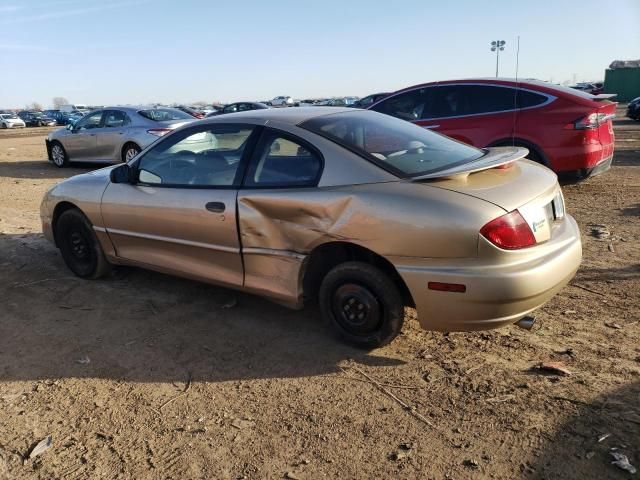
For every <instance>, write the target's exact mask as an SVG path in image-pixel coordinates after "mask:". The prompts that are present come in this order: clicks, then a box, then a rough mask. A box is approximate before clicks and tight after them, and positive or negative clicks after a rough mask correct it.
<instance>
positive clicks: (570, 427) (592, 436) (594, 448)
mask: <svg viewBox="0 0 640 480" xmlns="http://www.w3.org/2000/svg"><path fill="white" fill-rule="evenodd" d="M562 401H570V402H572V403H573V404H574V406H575V410H574V414H573V415H572V416H571V417H570V418H569V419H568V420H567V421H566V422H565V423H563V424H561V425H559V427H558V428H557V430H556V433H555V435H554V436H553V437H551V438H548V439H547V440H548V441H547V442H545V444H546V447H545V449H544V450H543V451H542V452H537V453H538V456H537V458H538V461H537V462H535V463H533V464H532V465H530V469H531V470H532V473H533V476H532V477H530V478H539V479H560V478H566V479H569V478H576V479H577V478H607V479H617V478H620V479H625V478H630V477H632V476H633V475H630V474H629V472H627V471H625V470H622V469H620V468H619V467H617V466H615V465H612V464H611V462H612V461H614V460H615V459H614V457H613V456H612V453H613V452H618V453H621V454H623V455H625V456H626V457H627V458H628V459H629V461H630V463H631V464H632V465H633V466H634V467H635V468H637V469H640V381H636V382H633V383H630V384H628V385H625V386H623V387H620V388H618V389H616V390H613V391H612V392H611V393H609V394H607V395H604V396H602V397H599V398H597V399H595V400H594V401H592V402H583V401H581V400H578V399H568V400H567V399H564V400H562Z"/></svg>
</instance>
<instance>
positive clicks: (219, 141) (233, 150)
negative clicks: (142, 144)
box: [138, 125, 253, 187]
mask: <svg viewBox="0 0 640 480" xmlns="http://www.w3.org/2000/svg"><path fill="white" fill-rule="evenodd" d="M252 131H253V127H250V126H246V125H211V126H207V127H204V128H203V127H200V128H198V129H189V130H186V131H184V132H180V133H177V134H174V135H171V136H169V137H167V138H166V139H164V140H163V141H161V142H159V143H158V144H157V145H156V146H155V147H153V148H152V149H151V150H149V152H147V153H146V154H145V155H144V156H143V157H142V158H141V159H140V161H139V163H138V181H139V182H140V183H142V184H146V185H163V186H172V187H180V186H200V187H216V186H218V187H221V186H232V185H233V184H234V180H235V177H236V173H237V170H238V165H239V163H240V159H241V157H242V152H243V151H244V147H245V146H246V144H247V141H248V140H249V137H250V135H251V133H252Z"/></svg>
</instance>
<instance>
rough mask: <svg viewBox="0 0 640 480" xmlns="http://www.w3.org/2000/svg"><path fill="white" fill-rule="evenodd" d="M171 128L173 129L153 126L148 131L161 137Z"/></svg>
mask: <svg viewBox="0 0 640 480" xmlns="http://www.w3.org/2000/svg"><path fill="white" fill-rule="evenodd" d="M171 130H172V129H171V128H151V129H149V130H147V133H150V134H151V135H155V136H156V137H161V136H163V135H166V134H167V133H169V132H170V131H171Z"/></svg>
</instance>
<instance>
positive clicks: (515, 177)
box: [414, 147, 564, 243]
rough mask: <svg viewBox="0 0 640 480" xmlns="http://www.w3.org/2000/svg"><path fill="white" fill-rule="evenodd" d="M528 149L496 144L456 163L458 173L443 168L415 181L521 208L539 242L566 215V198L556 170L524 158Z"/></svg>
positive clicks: (544, 238)
mask: <svg viewBox="0 0 640 480" xmlns="http://www.w3.org/2000/svg"><path fill="white" fill-rule="evenodd" d="M527 153H528V150H527V149H526V148H520V147H495V148H491V149H488V152H487V154H486V155H485V156H483V157H482V158H479V159H478V160H476V161H474V162H470V163H468V164H466V165H462V166H460V167H456V170H457V172H456V173H452V172H451V171H444V172H440V173H439V174H432V175H429V176H425V177H420V178H416V179H414V181H420V182H421V183H425V184H427V185H429V186H431V187H436V188H443V189H446V190H451V191H454V192H458V193H461V194H464V195H468V196H470V197H474V198H478V199H481V200H484V201H487V202H490V203H492V204H494V205H497V206H499V207H500V208H502V209H504V210H505V212H511V211H513V210H518V211H519V212H520V214H521V215H522V216H523V217H524V219H525V220H526V221H527V223H528V224H529V227H530V228H531V230H532V232H533V234H534V236H535V238H536V241H537V242H538V243H539V242H543V241H546V240H549V238H551V234H552V227H553V223H554V222H555V221H557V220H561V219H562V218H564V200H563V198H562V193H561V191H560V186H559V185H558V178H557V176H556V174H555V173H553V172H552V171H551V170H549V169H548V168H545V167H543V166H541V165H539V164H537V163H534V162H531V161H529V160H522V159H523V158H524V157H525V156H526V155H527ZM465 167H466V168H465ZM505 167H506V168H505Z"/></svg>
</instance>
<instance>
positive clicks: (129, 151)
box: [122, 142, 142, 163]
mask: <svg viewBox="0 0 640 480" xmlns="http://www.w3.org/2000/svg"><path fill="white" fill-rule="evenodd" d="M141 151H142V149H141V148H140V147H139V146H138V145H136V144H135V143H132V142H128V143H126V144H125V145H124V147H122V161H123V162H125V163H126V162H128V161H129V160H131V159H132V158H133V157H135V156H136V155H137V154H139V153H140V152H141ZM133 152H135V154H134V153H133ZM127 155H129V158H127Z"/></svg>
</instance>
